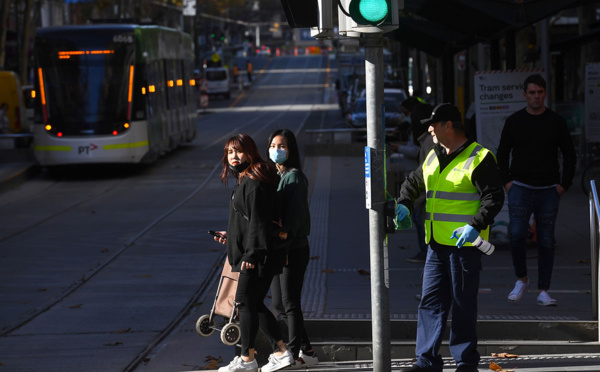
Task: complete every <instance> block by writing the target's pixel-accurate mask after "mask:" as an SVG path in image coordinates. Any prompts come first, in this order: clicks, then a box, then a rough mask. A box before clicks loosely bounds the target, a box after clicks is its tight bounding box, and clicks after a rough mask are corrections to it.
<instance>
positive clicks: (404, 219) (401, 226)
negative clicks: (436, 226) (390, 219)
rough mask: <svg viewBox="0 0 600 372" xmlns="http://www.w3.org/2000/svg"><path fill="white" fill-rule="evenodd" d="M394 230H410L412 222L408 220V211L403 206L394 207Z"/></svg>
mask: <svg viewBox="0 0 600 372" xmlns="http://www.w3.org/2000/svg"><path fill="white" fill-rule="evenodd" d="M394 224H395V225H396V230H405V229H410V228H411V226H412V221H411V219H410V211H409V210H408V208H407V207H406V206H405V205H402V204H398V205H397V206H396V218H395V219H394Z"/></svg>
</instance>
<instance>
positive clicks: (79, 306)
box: [69, 304, 83, 309]
mask: <svg viewBox="0 0 600 372" xmlns="http://www.w3.org/2000/svg"><path fill="white" fill-rule="evenodd" d="M81 305H83V304H77V305H73V306H69V309H81Z"/></svg>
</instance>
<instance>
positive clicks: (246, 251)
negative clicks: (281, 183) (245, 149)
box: [227, 177, 285, 276]
mask: <svg viewBox="0 0 600 372" xmlns="http://www.w3.org/2000/svg"><path fill="white" fill-rule="evenodd" d="M275 202H276V190H275V187H273V186H270V185H268V184H266V183H263V182H260V181H256V180H252V179H250V178H249V177H244V178H242V181H241V182H240V183H239V184H238V185H236V187H235V188H234V190H233V193H232V194H231V202H230V203H229V226H228V228H227V256H228V258H229V263H230V264H231V266H232V270H233V271H240V267H241V264H242V261H246V262H249V263H252V264H254V265H255V267H256V269H257V271H254V270H256V269H250V270H249V271H248V272H249V273H250V272H254V273H257V274H258V275H259V276H267V275H271V274H279V273H281V268H282V267H283V263H284V261H283V260H285V255H284V256H283V257H281V255H280V254H278V252H277V251H276V250H275V249H274V248H275V247H274V231H275V224H274V222H273V221H277V220H278V218H277V213H276V204H275Z"/></svg>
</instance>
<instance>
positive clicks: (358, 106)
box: [348, 97, 404, 128]
mask: <svg viewBox="0 0 600 372" xmlns="http://www.w3.org/2000/svg"><path fill="white" fill-rule="evenodd" d="M383 101H384V102H383V105H384V110H385V117H384V119H385V127H386V128H394V127H395V126H397V125H398V124H400V120H401V119H402V118H403V117H404V115H403V114H402V112H401V111H400V105H399V104H398V101H396V100H395V99H394V98H388V97H384V100H383ZM348 122H349V124H350V126H351V127H354V128H365V127H366V126H367V99H366V98H364V97H363V98H358V99H357V100H356V102H355V103H354V107H353V108H352V112H351V113H350V115H349V117H348Z"/></svg>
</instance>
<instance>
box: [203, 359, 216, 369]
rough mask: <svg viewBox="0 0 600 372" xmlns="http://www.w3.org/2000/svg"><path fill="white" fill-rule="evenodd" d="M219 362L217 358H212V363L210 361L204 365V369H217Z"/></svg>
mask: <svg viewBox="0 0 600 372" xmlns="http://www.w3.org/2000/svg"><path fill="white" fill-rule="evenodd" d="M218 363H219V362H218V361H216V360H211V361H210V363H208V365H207V366H206V367H204V369H217V364H218Z"/></svg>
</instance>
